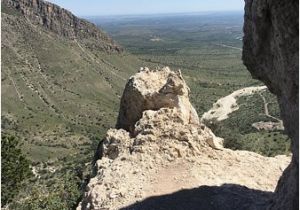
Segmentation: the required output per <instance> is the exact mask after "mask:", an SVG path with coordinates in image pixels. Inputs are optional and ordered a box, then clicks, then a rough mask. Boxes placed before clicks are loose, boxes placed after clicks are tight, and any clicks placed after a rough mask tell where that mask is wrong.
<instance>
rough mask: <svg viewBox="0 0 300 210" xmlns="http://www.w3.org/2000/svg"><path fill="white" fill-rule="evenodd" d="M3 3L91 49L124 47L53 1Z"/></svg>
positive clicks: (7, 1) (56, 32) (28, 18)
mask: <svg viewBox="0 0 300 210" xmlns="http://www.w3.org/2000/svg"><path fill="white" fill-rule="evenodd" d="M1 4H2V6H5V7H10V8H14V9H16V10H17V11H19V12H20V13H21V14H22V15H24V16H25V18H26V19H27V20H28V21H30V22H31V23H32V24H33V25H37V26H42V27H43V28H44V29H46V30H50V31H52V32H53V33H55V34H57V35H59V36H61V37H65V38H68V39H71V40H75V41H79V42H80V43H81V44H83V45H84V46H86V47H88V48H90V49H94V50H103V51H106V52H122V51H123V49H122V47H120V46H119V45H117V44H116V43H115V42H114V41H113V40H112V39H111V38H110V37H109V36H108V35H107V34H105V33H104V32H102V31H101V30H99V29H98V28H97V27H96V26H95V25H94V24H92V23H89V22H88V21H85V20H83V19H80V18H78V17H76V16H74V15H73V14H72V13H71V12H69V11H67V10H65V9H63V8H60V7H59V6H57V5H54V4H52V3H49V2H45V1H43V0H2V1H1Z"/></svg>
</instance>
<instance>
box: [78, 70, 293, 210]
mask: <svg viewBox="0 0 300 210" xmlns="http://www.w3.org/2000/svg"><path fill="white" fill-rule="evenodd" d="M188 95H189V88H188V87H187V85H186V83H185V82H184V80H183V78H182V75H181V73H180V72H179V71H177V72H174V71H171V70H170V69H169V68H163V69H160V70H149V69H148V68H143V69H142V71H140V72H139V73H137V74H136V75H134V76H133V77H131V78H130V79H129V81H128V83H127V85H126V88H125V91H124V93H123V97H122V100H121V105H120V115H119V119H118V129H110V130H109V131H108V132H107V134H106V137H105V139H104V140H103V141H102V144H100V147H99V153H100V154H99V155H98V156H99V157H100V159H99V160H97V162H96V166H95V167H96V170H95V171H96V175H95V177H94V178H92V179H91V180H90V182H89V184H88V186H87V188H86V192H85V194H84V196H83V199H82V201H81V203H80V204H79V206H78V209H84V210H86V209H120V208H125V207H126V208H125V209H139V210H144V209H159V208H160V203H159V202H158V203H155V205H156V206H152V207H147V204H144V203H143V202H141V201H142V200H143V199H145V198H149V197H151V196H161V195H164V194H168V193H174V192H177V191H179V190H182V189H192V188H196V187H199V190H200V191H202V188H203V187H204V186H214V187H215V188H211V189H209V190H208V192H207V193H208V194H216V195H217V196H212V197H209V198H206V197H198V196H197V195H196V194H195V195H192V197H191V198H189V202H188V206H186V205H187V203H186V202H180V200H178V199H177V201H176V202H175V203H172V205H173V206H172V205H171V206H170V205H168V206H167V209H199V208H200V206H201V209H207V210H210V209H216V208H217V207H216V206H219V207H218V208H221V207H222V209H228V210H229V209H230V210H231V209H237V207H238V209H262V208H263V207H265V204H266V201H267V200H268V199H269V195H270V193H265V192H260V193H259V195H258V194H257V192H256V191H254V190H252V189H255V190H262V191H273V190H274V188H275V185H276V183H277V181H278V178H279V176H280V174H281V173H282V171H283V170H284V169H285V167H286V166H287V164H288V162H289V161H290V157H287V156H277V157H273V158H270V157H263V156H261V155H258V154H256V153H253V152H247V151H232V150H229V149H225V148H223V147H222V139H220V138H218V137H216V136H215V135H214V134H213V133H212V132H211V130H210V129H209V128H207V127H206V126H205V125H204V124H202V123H200V122H199V121H198V116H197V113H196V112H195V111H194V108H193V106H192V105H191V103H190V102H189V98H188ZM254 177H255V178H254ZM224 184H225V186H231V187H225V188H224V187H222V186H223V185H224ZM228 184H229V185H228ZM240 185H242V186H247V187H250V188H251V190H250V189H249V191H248V192H247V193H248V194H247V196H246V195H244V194H243V193H241V192H240V191H239V193H241V194H239V193H237V192H236V190H237V189H238V190H240V189H245V188H244V187H242V186H240ZM217 186H220V187H219V188H218V187H217ZM234 186H235V187H234ZM219 192H220V193H222V194H220V193H219ZM207 193H205V194H204V196H206V195H207ZM245 196H246V197H250V198H255V199H249V200H245ZM225 201H226V202H225ZM136 202H141V203H140V204H139V205H140V206H139V207H136V206H134V203H136ZM129 205H133V206H129ZM145 205H146V206H145ZM151 205H152V204H151ZM164 208H166V207H164ZM164 208H163V209H164Z"/></svg>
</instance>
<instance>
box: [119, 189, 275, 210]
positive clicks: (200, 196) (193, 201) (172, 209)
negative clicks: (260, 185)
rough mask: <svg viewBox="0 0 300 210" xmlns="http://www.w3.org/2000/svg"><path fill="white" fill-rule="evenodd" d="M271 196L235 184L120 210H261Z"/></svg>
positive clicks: (184, 192) (150, 200) (149, 200)
mask: <svg viewBox="0 0 300 210" xmlns="http://www.w3.org/2000/svg"><path fill="white" fill-rule="evenodd" d="M272 194H273V193H272V192H264V191H259V190H253V189H249V188H247V187H244V186H241V185H234V184H224V185H222V186H219V187H217V186H201V187H199V188H193V189H187V190H181V191H178V192H175V193H172V194H167V195H162V196H155V197H149V198H146V199H145V200H143V201H140V202H137V203H135V204H132V205H130V206H127V207H124V208H121V209H120V210H262V209H265V208H266V205H267V204H268V202H269V201H270V198H271V196H272Z"/></svg>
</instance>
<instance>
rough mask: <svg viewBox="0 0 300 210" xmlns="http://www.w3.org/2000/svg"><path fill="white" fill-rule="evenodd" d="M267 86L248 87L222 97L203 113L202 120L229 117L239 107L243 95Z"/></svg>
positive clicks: (219, 119) (264, 88)
mask: <svg viewBox="0 0 300 210" xmlns="http://www.w3.org/2000/svg"><path fill="white" fill-rule="evenodd" d="M266 89H267V87H266V86H259V87H247V88H242V89H239V90H236V91H234V92H233V93H231V94H230V95H228V96H225V97H223V98H220V99H219V100H218V101H217V102H216V103H214V104H213V107H212V108H211V109H210V110H209V111H207V112H205V113H204V114H203V115H202V118H201V121H209V120H213V119H216V120H217V121H222V120H225V119H227V118H228V115H229V114H230V113H232V112H234V111H236V110H238V109H239V106H238V104H237V103H236V101H237V99H238V98H239V97H241V96H247V95H252V94H254V93H256V92H259V91H263V90H266Z"/></svg>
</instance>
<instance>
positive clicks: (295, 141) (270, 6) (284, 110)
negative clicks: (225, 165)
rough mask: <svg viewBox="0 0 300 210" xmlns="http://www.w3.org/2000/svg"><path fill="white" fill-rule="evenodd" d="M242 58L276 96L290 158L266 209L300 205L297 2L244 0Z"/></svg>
mask: <svg viewBox="0 0 300 210" xmlns="http://www.w3.org/2000/svg"><path fill="white" fill-rule="evenodd" d="M245 2H246V5H245V22H244V34H245V35H244V46H243V61H244V64H245V65H246V66H247V68H248V70H249V71H250V72H251V74H252V76H253V77H254V78H257V79H259V80H261V81H263V82H264V83H265V84H266V85H267V86H268V88H269V89H270V91H271V92H273V93H274V94H276V95H277V98H278V102H279V105H280V109H281V116H282V119H283V123H284V127H285V129H286V131H287V133H288V135H289V136H290V137H291V139H292V152H293V158H292V162H291V163H290V166H289V167H288V168H287V169H286V170H285V171H284V173H283V175H282V177H281V179H280V181H279V182H278V186H277V188H276V192H275V196H274V197H273V201H272V204H271V205H270V206H269V209H278V210H279V209H291V210H292V209H298V208H299V188H298V187H299V98H298V97H299V89H298V88H299V1H297V0H288V1H283V0H246V1H245Z"/></svg>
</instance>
